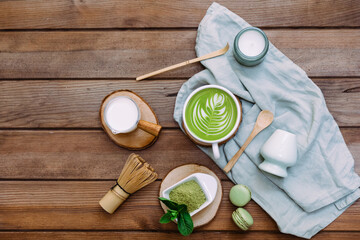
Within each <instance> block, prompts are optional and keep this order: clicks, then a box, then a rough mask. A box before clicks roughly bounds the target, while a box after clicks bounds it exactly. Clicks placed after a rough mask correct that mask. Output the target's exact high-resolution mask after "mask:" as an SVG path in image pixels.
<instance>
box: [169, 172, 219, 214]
mask: <svg viewBox="0 0 360 240" xmlns="http://www.w3.org/2000/svg"><path fill="white" fill-rule="evenodd" d="M191 180H195V181H196V182H197V183H198V184H199V186H200V187H201V189H202V190H203V192H204V194H205V197H206V201H205V202H204V203H203V204H202V205H201V206H200V207H199V208H198V209H196V210H195V211H192V212H191V213H190V216H193V215H194V214H196V213H198V212H200V211H201V210H203V209H204V208H206V207H207V206H209V205H210V203H212V202H213V201H214V199H215V196H216V192H217V187H218V185H217V182H216V179H215V178H214V177H213V176H211V175H209V174H205V173H194V174H191V175H190V176H188V177H186V178H184V179H182V180H180V181H179V182H177V183H175V184H174V185H172V186H171V187H168V188H167V189H165V190H164V191H163V193H162V195H163V197H164V198H167V199H170V198H169V195H170V192H171V191H172V190H173V189H174V188H176V187H177V186H179V185H181V184H182V183H184V182H187V181H191Z"/></svg>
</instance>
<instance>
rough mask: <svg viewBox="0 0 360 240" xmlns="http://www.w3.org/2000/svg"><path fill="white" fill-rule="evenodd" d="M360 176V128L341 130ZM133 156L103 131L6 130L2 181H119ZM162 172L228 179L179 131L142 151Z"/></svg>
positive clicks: (1, 138)
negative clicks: (197, 169)
mask: <svg viewBox="0 0 360 240" xmlns="http://www.w3.org/2000/svg"><path fill="white" fill-rule="evenodd" d="M341 131H342V133H343V135H344V138H345V141H346V143H347V144H348V146H349V149H350V151H351V153H352V154H353V156H354V159H355V162H356V165H355V170H356V171H357V172H358V173H360V128H343V129H341ZM130 153H131V151H128V150H125V149H122V148H120V147H118V146H116V145H115V144H113V143H112V142H111V141H110V140H109V138H108V137H107V136H106V135H105V133H104V132H103V131H101V130H93V131H73V130H71V131H47V130H46V131H0V176H1V178H2V179H116V178H117V177H118V176H119V173H120V171H121V169H122V166H123V163H124V161H125V160H126V159H127V157H128V155H129V154H130ZM137 153H138V154H140V155H141V156H142V157H144V158H145V159H146V160H147V161H148V162H149V163H150V164H151V165H152V166H153V167H154V168H155V169H156V171H157V172H158V173H159V178H160V179H162V178H163V177H164V176H165V174H166V173H167V172H168V171H170V169H173V168H174V167H177V166H179V165H183V164H187V163H198V164H201V165H205V166H207V167H208V168H210V169H212V170H213V171H215V173H216V174H217V175H218V176H219V177H220V178H221V179H227V177H226V176H225V175H224V174H223V173H222V171H221V170H220V169H219V168H218V167H217V166H216V165H215V163H214V162H213V161H212V160H211V159H210V158H209V157H208V156H207V155H206V154H204V153H203V152H202V151H200V150H199V149H198V148H197V147H196V146H195V144H193V143H192V142H191V141H190V140H189V139H188V138H187V137H186V136H185V135H184V134H183V133H182V132H181V131H180V130H179V129H174V130H164V131H162V132H161V135H160V138H159V140H158V141H157V142H156V143H155V144H154V145H153V146H152V147H151V148H150V149H147V150H142V151H137ZM114 166H116V167H114Z"/></svg>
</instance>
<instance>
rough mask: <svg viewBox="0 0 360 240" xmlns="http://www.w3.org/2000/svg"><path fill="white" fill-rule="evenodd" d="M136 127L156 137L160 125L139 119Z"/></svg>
mask: <svg viewBox="0 0 360 240" xmlns="http://www.w3.org/2000/svg"><path fill="white" fill-rule="evenodd" d="M138 128H140V129H142V130H144V131H145V132H147V133H150V134H151V135H153V136H155V137H157V136H158V135H159V132H160V130H161V128H162V127H161V126H160V125H158V124H156V123H152V122H148V121H144V120H140V121H139V123H138Z"/></svg>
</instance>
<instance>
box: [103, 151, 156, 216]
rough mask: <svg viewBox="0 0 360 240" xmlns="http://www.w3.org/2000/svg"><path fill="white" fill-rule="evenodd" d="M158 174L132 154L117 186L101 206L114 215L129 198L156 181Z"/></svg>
mask: <svg viewBox="0 0 360 240" xmlns="http://www.w3.org/2000/svg"><path fill="white" fill-rule="evenodd" d="M157 177H158V174H157V173H156V172H154V169H153V168H152V167H151V166H150V165H149V164H148V163H147V162H145V160H144V159H143V158H141V157H140V156H139V155H137V154H135V153H132V154H131V155H130V156H129V157H128V159H127V161H126V163H125V166H124V168H123V170H122V171H121V174H120V177H119V178H118V180H117V181H116V184H115V185H114V186H113V187H112V188H111V189H110V190H109V191H108V192H107V193H106V195H105V196H104V197H103V198H102V199H101V200H100V202H99V204H100V206H101V207H102V208H103V209H104V210H105V211H107V212H108V213H110V214H112V213H113V212H114V211H115V210H116V209H117V208H118V207H119V206H120V205H121V204H122V203H123V202H124V201H125V200H126V199H127V198H128V197H129V196H130V194H132V193H134V192H136V191H137V190H139V189H141V188H143V187H145V186H146V185H148V184H150V183H152V182H153V181H155V180H156V179H157Z"/></svg>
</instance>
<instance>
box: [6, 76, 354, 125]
mask: <svg viewBox="0 0 360 240" xmlns="http://www.w3.org/2000/svg"><path fill="white" fill-rule="evenodd" d="M313 81H314V82H315V84H317V85H318V86H319V87H320V89H321V90H322V92H323V94H324V96H325V99H326V102H327V106H328V108H329V110H330V112H331V113H332V114H333V116H334V118H335V120H336V121H337V123H338V124H339V125H340V126H360V108H359V106H360V94H359V93H360V78H314V79H313ZM184 82H185V79H184V80H161V81H142V82H135V80H87V81H84V80H71V81H67V80H41V81H38V80H28V81H12V80H10V81H0V89H1V90H2V91H0V128H59V127H60V128H100V127H101V125H100V120H99V116H98V111H99V108H100V104H101V101H102V99H103V98H104V97H105V96H106V95H107V94H109V93H110V92H112V91H115V90H118V89H130V90H133V91H134V92H136V93H138V94H139V95H140V96H141V97H143V98H144V99H145V100H146V101H147V102H148V103H149V104H150V106H151V107H152V108H153V109H154V111H155V113H156V115H157V117H158V118H159V121H160V124H161V125H162V126H164V127H172V128H173V127H178V125H177V123H176V122H175V121H174V120H173V111H174V105H175V98H176V95H177V92H178V91H179V89H180V87H181V85H182V84H183V83H184ZM19 96H20V97H19Z"/></svg>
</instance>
